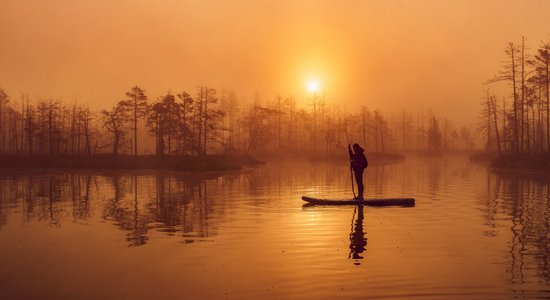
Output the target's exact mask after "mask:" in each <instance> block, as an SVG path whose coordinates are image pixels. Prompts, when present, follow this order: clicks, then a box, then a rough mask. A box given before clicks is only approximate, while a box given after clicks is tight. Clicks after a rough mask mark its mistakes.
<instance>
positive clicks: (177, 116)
mask: <svg viewBox="0 0 550 300" xmlns="http://www.w3.org/2000/svg"><path fill="white" fill-rule="evenodd" d="M182 111H183V105H182V104H181V103H177V102H176V98H175V97H174V95H172V94H170V93H168V94H166V95H165V96H164V97H161V98H160V99H159V100H158V102H156V103H153V105H152V106H151V109H150V112H149V116H148V118H147V126H148V127H149V133H150V134H152V135H154V136H155V138H156V154H157V155H158V156H163V155H164V154H165V149H166V146H168V155H171V153H172V140H173V139H176V138H178V136H181V134H180V135H178V133H181V130H182V125H181V124H182V123H181V121H182Z"/></svg>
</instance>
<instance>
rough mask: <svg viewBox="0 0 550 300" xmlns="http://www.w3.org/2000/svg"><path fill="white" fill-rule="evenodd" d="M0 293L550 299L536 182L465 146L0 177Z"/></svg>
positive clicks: (548, 256)
mask: <svg viewBox="0 0 550 300" xmlns="http://www.w3.org/2000/svg"><path fill="white" fill-rule="evenodd" d="M0 174H1V175H0V295H1V298H2V299H153V298H155V299H166V298H173V299H176V298H177V299H309V298H311V299H365V298H368V299H430V298H431V299H513V298H550V288H549V283H550V208H549V206H550V198H549V190H550V179H545V178H541V177H540V176H535V175H530V174H525V173H519V172H515V173H508V174H499V173H495V172H492V171H490V170H488V169H487V168H486V167H485V166H483V165H477V164H473V163H471V162H469V161H468V159H467V157H466V156H451V155H449V156H442V157H439V158H408V159H407V160H405V161H403V162H401V163H398V164H393V165H388V166H384V167H382V166H378V167H375V166H371V167H369V169H368V171H367V174H366V177H365V181H366V191H367V192H366V193H367V195H368V196H369V197H401V196H406V197H414V198H416V206H415V207H411V208H402V207H381V208H375V207H354V206H340V207H335V206H334V207H328V206H326V207H319V206H313V207H303V204H304V203H303V202H302V201H301V199H300V196H301V195H315V196H326V197H339V198H341V197H344V196H348V197H349V196H350V195H351V181H350V174H349V169H348V167H347V165H346V164H345V162H344V163H343V164H341V165H339V164H337V163H319V162H317V163H310V162H308V161H288V160H286V161H271V162H268V164H266V165H264V166H261V167H259V168H255V169H250V170H245V171H242V172H230V173H223V174H195V175H185V174H178V173H167V172H154V171H151V172H139V173H124V172H121V173H118V172H103V173H100V172H92V173H83V172H67V171H36V172H29V171H5V170H4V171H2V172H1V173H0Z"/></svg>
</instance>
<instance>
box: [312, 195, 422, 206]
mask: <svg viewBox="0 0 550 300" xmlns="http://www.w3.org/2000/svg"><path fill="white" fill-rule="evenodd" d="M302 200H304V201H306V202H308V203H311V204H316V205H358V204H362V205H369V206H392V205H393V206H414V202H415V201H414V198H368V199H365V200H355V199H322V198H313V197H308V196H302Z"/></svg>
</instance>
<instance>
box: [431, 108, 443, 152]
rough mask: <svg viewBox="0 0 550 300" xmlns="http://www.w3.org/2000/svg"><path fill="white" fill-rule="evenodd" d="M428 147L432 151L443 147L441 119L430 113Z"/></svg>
mask: <svg viewBox="0 0 550 300" xmlns="http://www.w3.org/2000/svg"><path fill="white" fill-rule="evenodd" d="M428 147H429V149H430V150H432V151H439V150H440V148H441V131H440V128H439V121H438V120H437V118H436V117H435V116H434V115H433V114H430V115H429V127H428Z"/></svg>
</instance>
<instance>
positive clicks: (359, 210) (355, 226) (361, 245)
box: [348, 205, 367, 265]
mask: <svg viewBox="0 0 550 300" xmlns="http://www.w3.org/2000/svg"><path fill="white" fill-rule="evenodd" d="M355 214H357V219H356V220H355V222H353V219H355ZM363 219H364V217H363V205H357V206H356V207H355V211H354V212H353V218H352V225H351V233H350V235H349V240H350V244H349V249H350V252H349V256H348V258H353V259H355V260H356V261H355V263H354V264H356V265H359V264H361V263H360V262H359V261H358V259H363V256H361V254H362V253H363V252H365V250H366V247H367V239H366V238H365V232H364V230H363Z"/></svg>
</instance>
